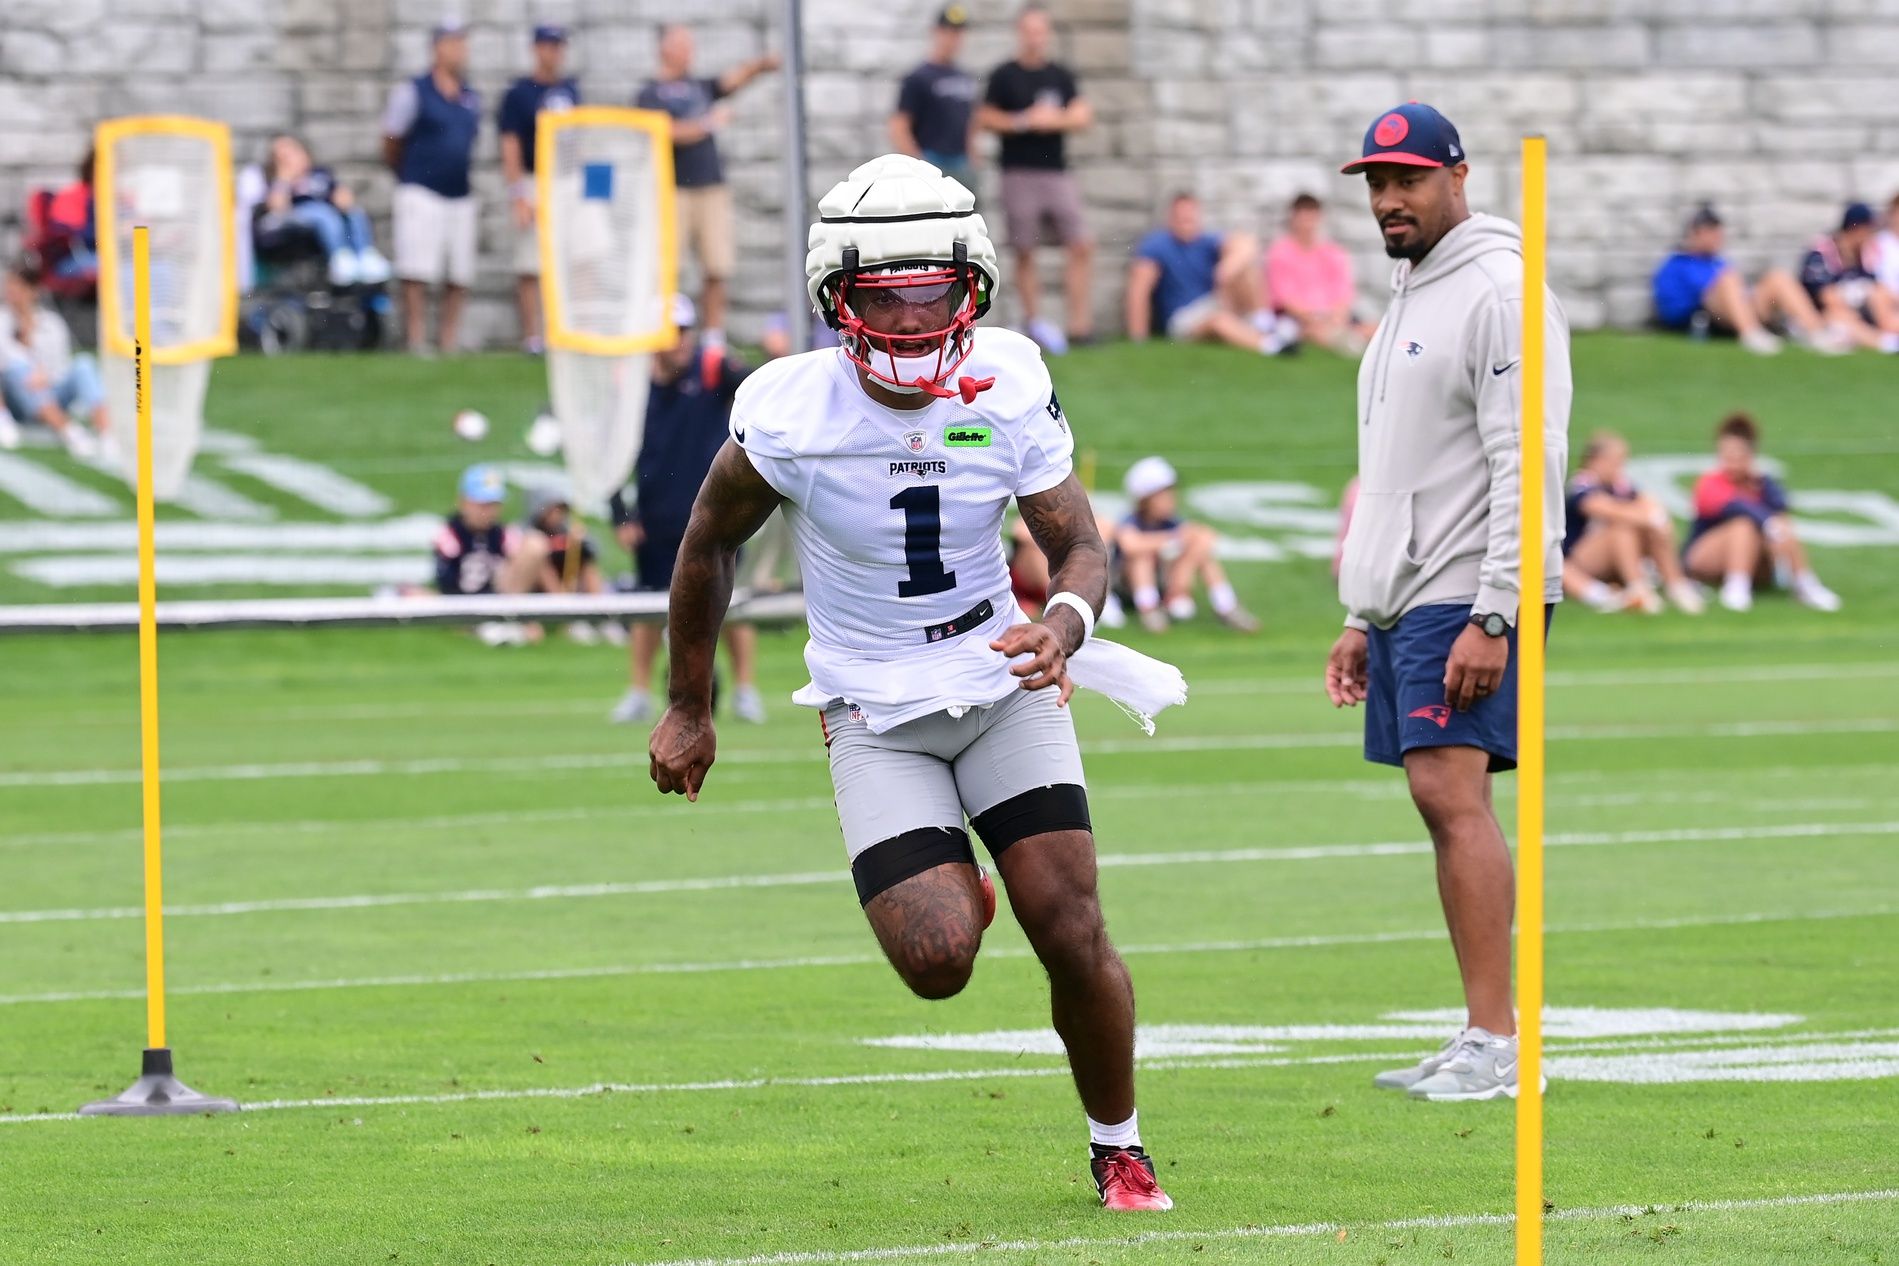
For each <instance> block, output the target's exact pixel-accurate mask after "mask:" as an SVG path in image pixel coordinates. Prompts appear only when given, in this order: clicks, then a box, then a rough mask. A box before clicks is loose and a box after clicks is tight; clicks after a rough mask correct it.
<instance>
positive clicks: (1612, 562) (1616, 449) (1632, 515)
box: [1563, 431, 1705, 615]
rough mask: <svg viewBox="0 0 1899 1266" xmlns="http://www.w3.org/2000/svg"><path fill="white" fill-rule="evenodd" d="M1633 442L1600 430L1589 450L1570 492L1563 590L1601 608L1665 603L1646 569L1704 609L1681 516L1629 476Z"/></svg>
mask: <svg viewBox="0 0 1899 1266" xmlns="http://www.w3.org/2000/svg"><path fill="white" fill-rule="evenodd" d="M1628 464H1629V442H1628V441H1627V440H1625V439H1623V438H1622V437H1621V436H1620V435H1617V434H1616V433H1615V432H1614V431H1598V432H1596V434H1595V435H1593V436H1591V437H1590V440H1589V446H1588V447H1587V448H1585V449H1584V450H1583V459H1582V466H1581V467H1580V468H1578V469H1577V471H1576V473H1575V474H1574V475H1572V476H1571V477H1570V480H1569V488H1568V492H1567V495H1566V496H1565V498H1564V502H1563V505H1564V509H1565V510H1566V512H1567V513H1566V515H1565V519H1564V521H1565V523H1566V525H1567V526H1566V529H1565V531H1564V533H1563V592H1564V593H1566V594H1568V595H1569V596H1571V597H1573V598H1576V599H1577V600H1579V601H1581V602H1584V603H1587V604H1588V605H1589V606H1591V607H1594V608H1595V609H1596V610H1598V611H1627V610H1636V611H1645V612H1647V613H1649V614H1650V615H1653V614H1655V613H1657V612H1659V611H1660V610H1661V609H1662V599H1661V595H1660V594H1657V593H1656V592H1655V586H1654V585H1653V584H1651V583H1650V581H1649V578H1648V569H1649V568H1650V567H1653V568H1654V569H1655V571H1656V574H1658V575H1659V576H1660V577H1661V578H1662V587H1663V589H1664V590H1665V591H1666V592H1667V594H1668V600H1669V601H1670V602H1672V603H1674V604H1675V605H1676V606H1677V607H1679V608H1680V609H1681V610H1682V611H1683V612H1685V613H1687V614H1688V615H1700V614H1701V612H1702V610H1703V608H1704V606H1705V604H1704V603H1703V602H1702V599H1701V591H1700V590H1699V589H1697V588H1696V587H1695V584H1694V582H1693V581H1691V580H1689V579H1688V577H1687V576H1685V575H1683V574H1682V570H1681V558H1680V556H1679V554H1678V553H1677V550H1676V546H1675V521H1674V520H1673V519H1671V518H1669V517H1668V511H1667V510H1666V509H1664V508H1663V507H1662V503H1661V502H1659V501H1657V500H1655V498H1653V497H1651V496H1648V495H1647V494H1645V493H1643V492H1642V491H1641V490H1640V489H1638V488H1637V487H1636V486H1635V485H1634V484H1633V483H1632V482H1630V480H1629V477H1628Z"/></svg>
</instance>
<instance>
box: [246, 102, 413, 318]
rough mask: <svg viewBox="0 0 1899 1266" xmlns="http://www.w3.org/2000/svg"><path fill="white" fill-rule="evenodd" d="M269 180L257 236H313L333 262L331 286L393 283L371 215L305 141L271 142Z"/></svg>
mask: <svg viewBox="0 0 1899 1266" xmlns="http://www.w3.org/2000/svg"><path fill="white" fill-rule="evenodd" d="M264 180H265V182H266V189H265V193H264V201H263V204H262V209H261V212H260V215H259V222H258V224H257V225H256V229H257V231H259V232H266V233H267V232H269V231H270V230H271V227H272V226H273V225H277V224H296V225H301V226H302V227H304V228H306V229H308V230H310V232H311V233H313V234H315V235H316V239H317V244H318V246H320V247H321V248H322V250H323V255H324V258H325V259H327V260H328V261H329V269H330V284H331V285H332V286H353V285H356V284H357V283H358V282H361V283H362V284H363V285H366V286H380V285H381V284H382V283H383V282H385V281H388V280H389V261H388V260H386V259H384V258H383V257H382V252H381V251H379V250H377V249H376V239H375V236H374V230H373V229H371V227H370V224H369V215H368V213H367V212H365V211H364V210H363V209H362V207H361V206H359V205H358V204H357V202H356V195H355V194H354V193H352V192H351V191H350V190H349V188H348V187H346V186H344V185H342V184H339V183H338V182H337V179H336V173H334V172H332V171H331V170H330V169H329V168H328V167H319V166H317V165H316V164H315V163H314V162H313V161H312V160H311V158H310V151H309V150H308V149H306V148H305V147H304V144H303V142H302V141H300V140H298V139H297V138H296V137H294V136H291V135H289V134H288V133H281V134H279V135H277V136H273V137H272V138H271V139H270V157H269V159H268V160H266V162H265V163H264Z"/></svg>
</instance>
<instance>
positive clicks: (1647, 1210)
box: [624, 1189, 1899, 1266]
mask: <svg viewBox="0 0 1899 1266" xmlns="http://www.w3.org/2000/svg"><path fill="white" fill-rule="evenodd" d="M1893 1200H1899V1189H1892V1190H1883V1191H1834V1192H1825V1193H1819V1194H1812V1195H1799V1196H1758V1197H1754V1198H1751V1199H1746V1200H1687V1201H1682V1202H1681V1203H1678V1204H1667V1203H1663V1202H1661V1201H1649V1202H1648V1203H1645V1204H1624V1205H1610V1206H1607V1207H1603V1208H1594V1209H1557V1210H1555V1211H1554V1212H1551V1213H1548V1214H1546V1215H1544V1216H1545V1219H1546V1220H1548V1221H1551V1222H1607V1221H1610V1220H1612V1219H1620V1218H1639V1217H1647V1216H1650V1215H1659V1214H1683V1213H1745V1212H1753V1211H1757V1210H1763V1209H1791V1208H1799V1207H1802V1206H1811V1205H1845V1204H1870V1203H1882V1204H1883V1203H1885V1202H1887V1201H1893ZM1514 1225H1516V1217H1515V1215H1513V1214H1508V1213H1438V1214H1430V1215H1427V1216H1424V1217H1416V1218H1390V1219H1386V1220H1383V1221H1376V1222H1364V1221H1345V1222H1296V1223H1283V1224H1280V1225H1277V1226H1235V1227H1225V1228H1220V1229H1217V1230H1211V1231H1189V1230H1184V1229H1183V1230H1179V1231H1142V1232H1140V1233H1138V1234H1135V1235H1122V1236H1092V1235H1076V1236H1070V1237H1068V1238H1066V1239H1059V1240H1031V1239H1023V1240H966V1241H960V1242H953V1243H948V1244H944V1243H934V1244H915V1245H907V1246H901V1247H893V1248H857V1249H824V1250H821V1251H818V1252H797V1251H793V1252H784V1253H755V1254H753V1255H751V1256H749V1257H682V1258H674V1259H673V1260H671V1261H664V1262H652V1263H646V1264H645V1266H818V1264H819V1263H827V1262H836V1263H851V1262H900V1261H910V1260H923V1259H929V1258H937V1257H973V1256H976V1255H982V1256H985V1257H986V1256H988V1255H989V1254H991V1253H1048V1252H1050V1251H1052V1250H1058V1249H1071V1248H1083V1249H1096V1250H1099V1249H1108V1248H1140V1247H1142V1246H1143V1245H1149V1244H1177V1243H1199V1242H1202V1241H1207V1240H1301V1239H1309V1238H1310V1239H1317V1238H1320V1237H1335V1236H1337V1235H1339V1234H1341V1233H1344V1232H1350V1231H1374V1230H1375V1231H1413V1230H1430V1231H1439V1230H1441V1231H1450V1230H1459V1229H1463V1228H1466V1227H1484V1226H1497V1227H1507V1226H1514ZM624 1266H641V1264H639V1263H633V1262H627V1263H625V1264H624Z"/></svg>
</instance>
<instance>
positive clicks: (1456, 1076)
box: [1408, 1026, 1549, 1103]
mask: <svg viewBox="0 0 1899 1266" xmlns="http://www.w3.org/2000/svg"><path fill="white" fill-rule="evenodd" d="M1543 1086H1544V1088H1545V1089H1547V1088H1548V1086H1549V1079H1548V1078H1547V1077H1545V1078H1544V1079H1543ZM1408 1093H1409V1094H1410V1096H1411V1097H1412V1098H1413V1099H1424V1100H1427V1101H1429V1102H1431V1103H1473V1102H1480V1101H1482V1100H1485V1099H1498V1098H1509V1099H1514V1098H1516V1097H1517V1040H1516V1038H1514V1037H1498V1036H1497V1035H1496V1034H1494V1033H1492V1032H1490V1031H1489V1030H1488V1029H1480V1028H1477V1027H1475V1026H1473V1027H1471V1028H1468V1029H1465V1030H1464V1031H1463V1032H1462V1033H1460V1034H1458V1035H1457V1041H1456V1042H1455V1043H1453V1044H1452V1046H1451V1049H1450V1050H1449V1051H1447V1052H1446V1053H1445V1055H1444V1058H1443V1060H1442V1062H1441V1063H1439V1064H1438V1066H1437V1071H1436V1072H1434V1073H1432V1074H1431V1075H1430V1076H1429V1077H1426V1078H1424V1079H1423V1080H1422V1081H1419V1082H1417V1083H1416V1084H1415V1085H1413V1086H1412V1087H1411V1089H1410V1091H1409V1092H1408Z"/></svg>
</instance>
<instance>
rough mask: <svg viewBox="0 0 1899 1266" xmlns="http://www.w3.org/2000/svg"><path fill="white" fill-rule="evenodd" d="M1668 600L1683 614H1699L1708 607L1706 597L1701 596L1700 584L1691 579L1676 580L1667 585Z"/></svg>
mask: <svg viewBox="0 0 1899 1266" xmlns="http://www.w3.org/2000/svg"><path fill="white" fill-rule="evenodd" d="M1668 600H1669V601H1670V602H1672V603H1674V604H1675V609H1676V610H1677V611H1679V612H1681V613H1682V614H1683V615H1700V614H1701V613H1702V612H1703V611H1706V610H1707V609H1708V602H1707V599H1705V598H1703V597H1702V596H1701V586H1700V585H1697V584H1696V583H1695V582H1694V581H1692V580H1677V581H1676V582H1675V583H1674V584H1672V585H1670V586H1668Z"/></svg>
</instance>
